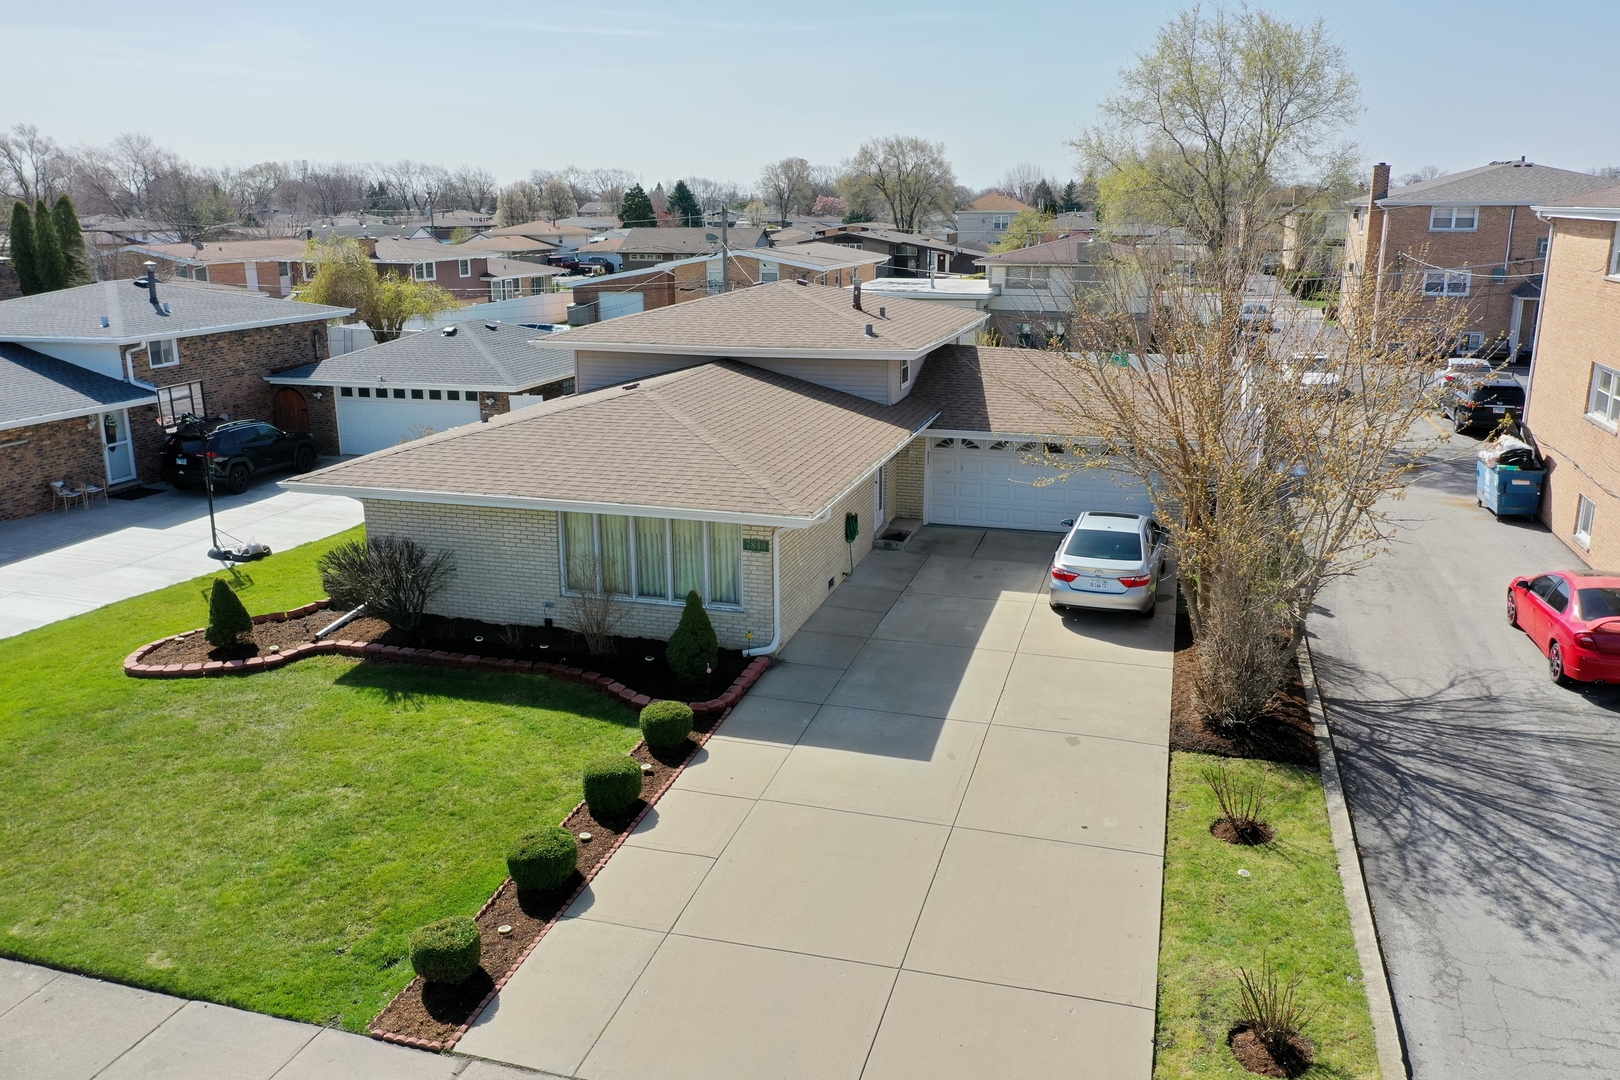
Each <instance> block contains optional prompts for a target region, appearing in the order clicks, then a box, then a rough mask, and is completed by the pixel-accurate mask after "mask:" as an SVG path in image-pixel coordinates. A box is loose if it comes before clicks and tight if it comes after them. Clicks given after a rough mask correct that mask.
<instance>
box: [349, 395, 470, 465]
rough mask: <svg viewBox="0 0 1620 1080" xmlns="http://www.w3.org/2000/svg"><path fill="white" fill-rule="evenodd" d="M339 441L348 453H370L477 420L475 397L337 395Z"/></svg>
mask: <svg viewBox="0 0 1620 1080" xmlns="http://www.w3.org/2000/svg"><path fill="white" fill-rule="evenodd" d="M337 413H338V442H339V444H340V446H341V449H342V451H343V453H345V454H370V453H374V452H375V451H378V450H386V449H387V448H388V447H390V446H397V445H399V444H400V443H401V442H406V441H409V440H411V439H419V438H421V437H422V436H424V435H426V434H428V433H429V432H430V431H431V432H439V431H448V430H450V429H451V428H455V427H461V426H463V425H465V424H476V423H477V422H478V415H479V414H478V402H476V401H431V400H417V399H411V398H407V399H405V400H399V399H397V398H345V397H340V398H338V403H337Z"/></svg>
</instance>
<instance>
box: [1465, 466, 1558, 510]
mask: <svg viewBox="0 0 1620 1080" xmlns="http://www.w3.org/2000/svg"><path fill="white" fill-rule="evenodd" d="M1546 475H1547V472H1546V470H1545V469H1521V468H1518V467H1517V466H1514V465H1487V464H1486V463H1485V462H1484V461H1476V463H1475V468H1474V494H1475V496H1476V497H1477V498H1478V499H1479V505H1481V506H1483V507H1484V508H1485V509H1487V510H1489V511H1490V512H1491V513H1493V514H1495V515H1496V516H1497V517H1499V518H1500V517H1511V516H1514V515H1518V516H1522V517H1535V516H1536V514H1538V513H1539V512H1540V511H1541V478H1542V477H1544V476H1546Z"/></svg>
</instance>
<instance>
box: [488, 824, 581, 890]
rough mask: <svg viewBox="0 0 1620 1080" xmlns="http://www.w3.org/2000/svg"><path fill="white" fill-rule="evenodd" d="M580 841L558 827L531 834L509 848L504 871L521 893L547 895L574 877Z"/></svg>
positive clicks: (554, 826)
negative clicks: (534, 892)
mask: <svg viewBox="0 0 1620 1080" xmlns="http://www.w3.org/2000/svg"><path fill="white" fill-rule="evenodd" d="M578 859H579V841H578V840H576V839H574V834H573V833H571V832H569V831H568V830H567V829H565V828H563V827H562V826H560V825H553V826H551V827H550V828H546V829H541V830H539V831H538V832H532V833H530V834H529V835H527V836H525V837H523V838H521V839H520V840H518V842H517V843H516V844H513V845H512V850H511V851H510V852H508V853H507V856H506V871H507V873H509V874H511V875H512V880H513V881H515V882H517V887H518V888H520V889H533V890H534V891H536V892H550V891H551V890H552V889H556V888H560V887H561V886H562V885H563V884H564V883H566V882H567V881H568V879H569V878H571V877H573V876H574V864H575V863H576V862H577V861H578Z"/></svg>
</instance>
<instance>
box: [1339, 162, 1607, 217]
mask: <svg viewBox="0 0 1620 1080" xmlns="http://www.w3.org/2000/svg"><path fill="white" fill-rule="evenodd" d="M1608 186H1610V182H1609V181H1607V180H1604V179H1602V178H1601V177H1597V176H1593V175H1592V174H1591V173H1584V172H1574V171H1573V170H1570V169H1555V168H1553V167H1552V166H1550V165H1537V164H1536V163H1535V162H1533V161H1526V160H1525V159H1523V158H1520V159H1519V160H1518V161H1493V162H1491V163H1490V164H1489V165H1481V166H1480V167H1479V168H1477V169H1465V170H1463V171H1462V172H1458V173H1451V174H1449V175H1447V176H1437V177H1435V178H1434V179H1433V180H1425V181H1423V182H1422V183H1420V184H1408V185H1406V186H1405V187H1398V188H1391V189H1390V192H1389V194H1388V195H1386V196H1385V197H1384V198H1382V199H1379V200H1378V205H1379V206H1447V205H1451V206H1526V205H1529V204H1532V203H1545V202H1549V201H1551V200H1554V199H1565V198H1569V197H1570V196H1572V195H1579V194H1580V193H1582V192H1584V191H1595V190H1597V189H1598V188H1603V187H1608ZM1365 198H1366V197H1365V196H1362V197H1360V198H1358V199H1357V200H1355V201H1356V202H1364V200H1365Z"/></svg>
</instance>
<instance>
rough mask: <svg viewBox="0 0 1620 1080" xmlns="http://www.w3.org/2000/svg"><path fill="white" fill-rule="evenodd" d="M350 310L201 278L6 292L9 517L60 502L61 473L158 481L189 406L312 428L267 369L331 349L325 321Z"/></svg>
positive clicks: (0, 317) (1, 391)
mask: <svg viewBox="0 0 1620 1080" xmlns="http://www.w3.org/2000/svg"><path fill="white" fill-rule="evenodd" d="M152 265H153V264H150V263H149V264H148V266H149V267H150V266H152ZM348 314H351V312H350V310H349V309H348V308H335V307H325V306H322V305H319V304H304V303H299V302H297V301H293V300H277V299H273V298H271V297H269V296H266V295H263V294H255V293H250V292H247V291H245V290H243V289H241V288H233V287H230V286H222V285H205V284H200V283H197V282H194V281H160V280H152V281H149V282H143V283H137V282H132V281H129V280H121V281H100V282H96V283H95V284H93V285H81V286H79V287H78V288H76V289H62V290H59V291H57V292H47V293H37V294H35V295H33V296H24V297H18V298H17V299H14V300H6V301H4V302H0V471H3V472H4V473H5V476H6V483H5V485H4V486H3V487H0V519H5V518H15V517H25V516H27V515H29V514H36V513H39V512H41V511H44V510H49V509H50V508H51V504H52V497H51V490H50V483H51V481H53V480H61V479H67V478H71V479H73V480H75V481H77V482H79V483H90V484H95V485H96V486H98V487H106V488H115V487H118V486H120V485H126V484H129V485H133V484H138V483H141V482H145V481H155V480H156V479H157V478H158V453H157V451H158V447H159V445H160V444H161V443H162V440H163V434H164V432H163V428H164V424H165V423H169V422H172V421H173V419H174V417H176V416H178V415H180V414H182V413H188V412H189V413H195V414H197V415H199V416H206V417H210V418H217V417H229V418H231V419H237V420H245V419H250V418H256V419H266V420H273V421H274V422H275V423H276V424H278V425H279V426H282V427H286V428H290V429H295V430H297V429H301V428H303V427H304V426H305V425H306V424H307V420H304V419H303V418H302V417H301V416H300V415H297V414H295V413H289V412H288V411H287V409H288V408H290V407H291V406H292V405H293V404H294V403H292V402H290V401H288V402H278V401H276V400H275V399H274V391H273V388H272V387H271V386H270V385H269V384H268V383H266V382H265V376H267V375H270V374H272V373H274V372H277V371H282V370H285V369H287V368H292V367H296V366H298V365H300V364H308V363H310V362H311V361H315V360H320V359H323V358H325V356H326V355H327V335H326V322H327V320H329V319H334V318H339V317H341V316H344V315H348ZM278 406H279V407H278Z"/></svg>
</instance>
